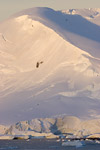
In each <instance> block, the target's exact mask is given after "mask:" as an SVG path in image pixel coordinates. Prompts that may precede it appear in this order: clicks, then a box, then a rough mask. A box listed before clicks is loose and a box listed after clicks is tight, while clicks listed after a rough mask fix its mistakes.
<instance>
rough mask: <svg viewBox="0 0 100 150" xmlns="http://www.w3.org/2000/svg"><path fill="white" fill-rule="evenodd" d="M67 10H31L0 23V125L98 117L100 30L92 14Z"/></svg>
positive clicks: (88, 11) (99, 113) (87, 11)
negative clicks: (54, 118) (64, 118)
mask: <svg viewBox="0 0 100 150" xmlns="http://www.w3.org/2000/svg"><path fill="white" fill-rule="evenodd" d="M98 10H99V9H98ZM69 11H70V10H68V11H66V12H65V11H64V13H63V12H60V11H54V10H52V9H49V8H32V9H29V10H24V11H22V12H20V13H18V14H16V15H14V16H12V17H11V18H10V19H8V20H6V21H5V22H3V23H1V24H0V78H1V80H0V124H2V123H3V124H11V123H14V122H17V121H22V120H28V119H32V118H39V117H52V116H56V115H57V116H58V115H73V116H77V117H79V118H84V119H86V118H99V117H100V109H99V108H100V26H99V24H97V23H96V24H94V23H93V22H92V21H89V19H88V20H87V17H88V16H89V15H90V14H92V15H93V13H92V12H91V10H83V12H86V14H85V15H84V13H82V12H81V10H77V13H74V14H72V13H71V14H70V13H69ZM92 11H97V10H92ZM81 14H82V15H81ZM99 14H100V12H99V11H98V16H99ZM94 18H95V15H94ZM98 22H99V18H98ZM37 66H38V67H37Z"/></svg>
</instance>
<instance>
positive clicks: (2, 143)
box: [0, 139, 100, 150]
mask: <svg viewBox="0 0 100 150" xmlns="http://www.w3.org/2000/svg"><path fill="white" fill-rule="evenodd" d="M77 149H78V150H100V144H95V143H93V142H92V143H89V142H86V143H85V145H84V146H83V147H79V148H76V147H72V146H71V147H69V146H67V147H66V146H65V147H64V146H62V144H61V142H57V141H56V140H45V139H36V140H29V141H27V140H0V150H77Z"/></svg>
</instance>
